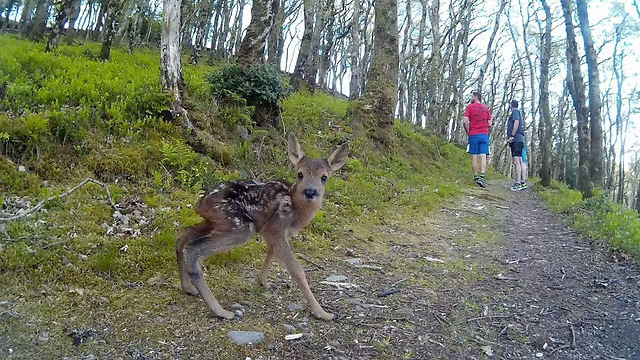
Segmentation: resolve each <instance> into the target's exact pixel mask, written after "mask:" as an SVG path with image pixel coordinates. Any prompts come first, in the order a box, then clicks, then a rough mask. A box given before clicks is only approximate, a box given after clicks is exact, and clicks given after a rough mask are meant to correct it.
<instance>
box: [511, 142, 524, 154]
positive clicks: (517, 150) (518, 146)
mask: <svg viewBox="0 0 640 360" xmlns="http://www.w3.org/2000/svg"><path fill="white" fill-rule="evenodd" d="M509 147H510V148H511V156H513V157H522V149H524V143H521V142H512V143H511V144H509Z"/></svg>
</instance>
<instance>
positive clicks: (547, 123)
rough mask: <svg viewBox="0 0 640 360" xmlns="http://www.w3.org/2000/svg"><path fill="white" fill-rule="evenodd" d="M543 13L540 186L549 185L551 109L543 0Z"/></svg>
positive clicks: (547, 21)
mask: <svg viewBox="0 0 640 360" xmlns="http://www.w3.org/2000/svg"><path fill="white" fill-rule="evenodd" d="M540 2H541V3H542V7H543V8H544V13H545V17H546V19H545V28H544V33H543V34H542V48H541V49H540V50H541V52H540V118H541V119H540V130H541V134H542V138H541V139H540V140H541V141H540V142H541V144H540V145H541V150H542V152H541V154H540V155H541V157H542V167H541V168H540V177H541V178H542V186H547V187H548V186H549V185H551V166H550V164H549V160H550V157H551V109H550V104H549V63H550V61H551V22H552V18H551V9H549V5H547V2H546V1H545V0H541V1H540Z"/></svg>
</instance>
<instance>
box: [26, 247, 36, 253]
mask: <svg viewBox="0 0 640 360" xmlns="http://www.w3.org/2000/svg"><path fill="white" fill-rule="evenodd" d="M26 250H27V254H35V252H36V251H35V250H33V249H32V248H30V247H28V246H27V249H26Z"/></svg>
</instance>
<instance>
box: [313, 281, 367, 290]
mask: <svg viewBox="0 0 640 360" xmlns="http://www.w3.org/2000/svg"><path fill="white" fill-rule="evenodd" d="M320 284H324V285H331V286H335V287H337V288H338V289H351V288H357V287H358V285H356V284H351V283H344V282H333V281H320Z"/></svg>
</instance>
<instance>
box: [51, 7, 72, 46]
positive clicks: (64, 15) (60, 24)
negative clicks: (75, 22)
mask: <svg viewBox="0 0 640 360" xmlns="http://www.w3.org/2000/svg"><path fill="white" fill-rule="evenodd" d="M73 3H74V0H63V1H62V2H61V3H59V5H58V6H59V8H58V13H57V14H56V21H55V23H54V24H53V29H51V34H49V40H47V46H46V47H45V49H44V51H45V52H50V51H53V50H54V49H56V48H57V47H58V41H59V40H60V34H61V33H62V30H64V26H65V24H66V23H67V20H69V14H70V12H71V8H72V7H73Z"/></svg>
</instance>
